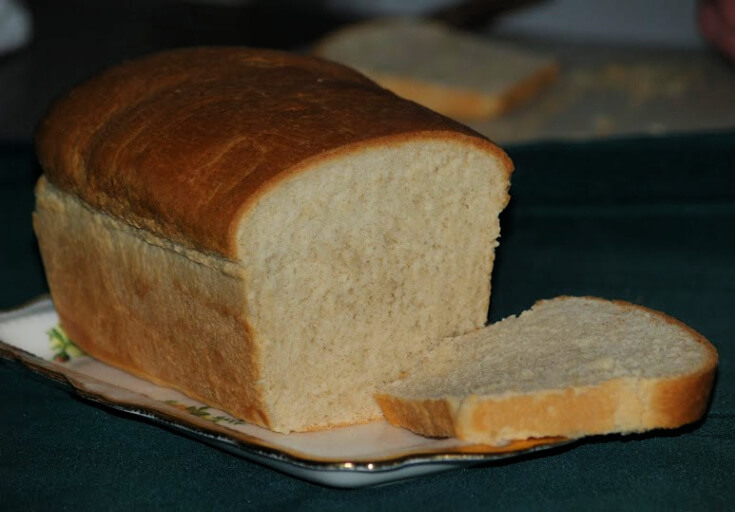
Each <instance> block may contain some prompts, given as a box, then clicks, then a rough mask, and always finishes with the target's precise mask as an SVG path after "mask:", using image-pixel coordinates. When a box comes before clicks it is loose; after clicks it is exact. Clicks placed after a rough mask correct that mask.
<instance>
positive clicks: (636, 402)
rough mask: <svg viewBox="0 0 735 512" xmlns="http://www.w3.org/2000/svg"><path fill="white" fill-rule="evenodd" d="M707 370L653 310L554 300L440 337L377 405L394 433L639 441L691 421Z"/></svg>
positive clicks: (709, 353) (677, 328)
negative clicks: (611, 436) (644, 434)
mask: <svg viewBox="0 0 735 512" xmlns="http://www.w3.org/2000/svg"><path fill="white" fill-rule="evenodd" d="M716 365H717V352H716V350H715V349H714V347H713V346H712V345H711V344H710V343H709V342H708V341H707V340H706V339H705V338H703V337H702V336H701V335H699V334H698V333H696V332H695V331H693V330H692V329H690V328H689V327H687V326H685V325H684V324H682V323H680V322H678V321H677V320H674V319H672V318H670V317H668V316H666V315H664V314H663V313H658V312H655V311H652V310H648V309H646V308H643V307H640V306H635V305H632V304H628V303H624V302H619V301H615V302H611V301H606V300H603V299H596V298H573V297H560V298H557V299H553V300H547V301H540V302H538V303H537V304H536V305H535V306H534V307H533V308H532V309H531V310H529V311H526V312H524V313H523V314H521V315H520V316H518V317H509V318H506V319H505V320H502V321H500V322H497V323H495V324H492V325H490V326H488V327H486V328H484V329H482V330H478V331H475V332H473V333H470V334H466V335H463V336H458V337H455V338H452V339H448V340H444V341H443V342H442V343H441V344H440V345H439V346H437V348H436V349H434V350H433V351H432V352H431V353H429V354H428V355H426V356H425V357H424V358H423V360H422V361H421V363H420V364H419V365H418V366H416V367H415V368H413V369H412V370H411V374H410V376H409V377H408V378H406V379H405V380H403V381H399V382H396V383H394V384H391V385H389V386H388V387H386V388H385V389H384V390H383V391H382V392H381V393H380V394H379V395H378V396H377V399H378V402H379V403H380V406H381V409H382V410H383V413H384V414H385V416H386V418H387V419H388V421H390V422H391V423H393V424H396V425H399V426H403V427H405V428H409V429H411V430H414V431H416V432H418V433H421V434H424V435H429V436H455V437H458V438H461V439H465V440H468V441H473V442H477V443H485V444H503V443H505V442H507V441H510V440H516V439H527V438H537V437H549V436H563V437H567V438H578V437H582V436H587V435H593V434H607V433H613V432H619V433H629V432H641V431H644V430H649V429H655V428H673V427H678V426H681V425H683V424H686V423H689V422H692V421H695V420H697V419H698V418H699V417H700V416H701V415H702V414H703V413H704V410H705V407H706V404H707V400H708V397H709V393H710V389H711V386H712V380H713V377H714V372H715V368H716Z"/></svg>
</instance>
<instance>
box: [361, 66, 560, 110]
mask: <svg viewBox="0 0 735 512" xmlns="http://www.w3.org/2000/svg"><path fill="white" fill-rule="evenodd" d="M558 73H559V66H558V64H556V63H552V64H549V65H548V66H546V67H545V68H542V69H540V70H538V71H537V72H535V73H534V74H533V75H531V76H529V77H527V78H525V79H523V80H521V81H520V82H519V83H517V84H515V85H514V86H513V87H511V88H509V89H507V90H505V91H503V92H501V93H498V94H489V93H484V92H481V91H472V90H463V89H458V88H456V87H451V86H442V85H439V84H432V83H424V82H420V81H418V80H415V79H412V78H406V77H400V76H391V75H387V74H378V73H372V78H373V79H375V81H376V82H378V83H379V84H380V85H382V86H383V87H385V88H386V89H389V90H391V91H393V92H394V93H396V94H397V95H399V96H401V97H403V98H408V99H410V100H412V101H415V102H417V103H420V104H421V105H424V106H426V107H429V108H430V109H432V110H436V111H437V112H439V113H441V114H444V115H445V116H449V117H452V118H458V119H466V120H468V121H470V120H479V119H490V118H493V117H497V116H499V115H502V114H503V113H505V112H507V111H508V110H510V109H511V108H512V107H514V106H516V105H518V104H519V103H522V102H524V101H525V100H527V99H529V98H531V97H533V96H534V95H536V94H537V93H538V92H539V91H541V90H542V89H543V88H544V87H546V86H547V85H548V84H550V83H551V82H553V81H554V79H555V78H556V76H557V75H558Z"/></svg>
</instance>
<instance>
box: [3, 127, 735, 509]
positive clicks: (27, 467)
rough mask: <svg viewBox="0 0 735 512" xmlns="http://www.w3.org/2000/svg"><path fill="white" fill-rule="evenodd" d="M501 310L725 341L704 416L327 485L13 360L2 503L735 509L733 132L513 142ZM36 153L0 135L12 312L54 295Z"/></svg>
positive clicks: (6, 290) (498, 284)
mask: <svg viewBox="0 0 735 512" xmlns="http://www.w3.org/2000/svg"><path fill="white" fill-rule="evenodd" d="M510 153H511V156H512V157H513V158H514V161H515V163H516V167H517V171H516V174H515V175H514V184H513V189H512V192H513V199H512V201H511V206H510V207H509V209H508V210H507V211H506V213H504V214H503V236H502V242H501V247H500V249H499V252H498V258H497V267H496V270H495V275H494V286H493V300H492V305H491V314H490V317H491V319H493V320H495V319H498V318H501V317H503V316H506V315H508V314H511V313H517V312H519V311H521V310H522V309H525V308H527V307H528V306H530V305H531V304H532V303H533V302H534V301H535V300H536V299H539V298H544V297H551V296H555V295H559V294H594V295H599V296H604V297H608V298H621V299H627V300H630V301H633V302H638V303H641V304H644V305H646V306H649V307H652V308H656V309H661V310H663V311H666V312H667V313H669V314H672V315H674V316H676V317H678V318H680V319H681V320H683V321H684V322H686V323H688V324H690V325H691V326H693V327H694V328H695V329H697V330H699V331H700V332H701V333H702V334H704V335H705V336H706V337H707V338H709V339H710V340H711V341H712V342H713V343H714V344H715V345H716V346H717V348H718V349H719V352H720V368H719V376H718V381H717V384H716V389H715V393H714V397H713V401H712V405H711V409H710V411H709V413H708V415H707V417H706V419H705V420H704V421H703V422H700V423H698V424H696V425H694V426H691V427H687V428H684V429H681V430H677V431H674V432H667V433H656V434H649V435H643V436H629V437H624V438H621V437H615V436H611V437H607V438H599V439H594V440H589V441H586V442H583V443H581V444H578V445H575V446H573V447H571V448H566V449H562V450H559V451H556V452H553V453H544V454H541V455H538V456H533V457H528V458H525V459H522V460H513V461H511V462H506V463H502V464H489V465H485V466H481V467H476V468H472V469H465V470H460V471H453V472H448V473H443V474H438V475H433V476H429V477H423V478H417V479H413V480H408V481H403V482H399V483H394V484H391V485H386V486H381V487H375V488H366V489H360V490H352V491H344V490H335V489H330V488H325V487H320V486H317V485H313V484H310V483H306V482H304V481H301V480H297V479H295V478H292V477H289V476H285V475H283V474H280V473H278V472H276V471H273V470H270V469H266V468H264V467H261V466H259V465H257V464H254V463H251V462H248V461H245V460H242V459H239V458H237V457H234V456H232V455H228V454H226V453H223V452H221V451H218V450H216V449H213V448H211V447H209V446H206V445H204V444H201V443H199V442H197V441H193V440H191V439H189V438H186V437H183V436H181V435H178V434H175V433H172V432H169V431H166V430H163V429H161V428H159V427H157V426H154V425H151V424H148V423H146V422H145V421H140V420H135V419H131V418H128V417H125V416H121V415H118V414H116V413H114V412H111V411H109V410H105V409H100V408H97V407H95V406H92V405H89V404H87V403H84V402H82V401H80V400H78V399H76V398H74V397H73V396H72V395H71V394H70V393H69V392H67V391H66V390H64V389H62V388H59V387H56V386H55V385H52V384H50V383H48V382H47V381H44V380H43V379H42V378H41V377H37V376H34V375H33V374H31V373H30V372H28V371H27V370H25V369H23V368H22V367H20V366H19V365H18V364H16V363H10V362H6V361H3V362H0V412H1V414H2V416H1V417H2V419H0V508H2V509H4V510H16V509H17V510H21V509H22V510H67V509H68V510H141V509H155V510H160V509H164V510H166V509H177V510H235V509H242V510H250V509H269V510H271V509H280V508H289V509H290V508H294V509H297V508H298V509H304V510H306V509H309V510H332V509H347V508H348V507H349V509H351V510H383V509H389V510H390V509H400V510H416V509H420V510H427V511H428V510H447V509H454V508H456V509H459V510H473V509H497V510H534V509H538V510H548V509H564V510H568V509H572V510H588V509H590V508H592V509H614V510H617V509H621V508H623V509H631V508H632V509H661V510H674V509H692V510H693V509H697V510H700V509H731V510H732V509H734V508H735V433H734V432H733V427H734V426H735V405H734V403H733V396H734V395H735V378H733V371H734V370H735V369H734V368H733V364H734V363H735V132H732V133H719V134H703V135H691V136H676V137H667V138H659V139H655V138H645V139H628V140H618V141H606V142H587V143H548V144H536V145H527V146H522V147H515V148H511V149H510ZM38 173H39V170H38V168H37V167H36V164H35V161H34V158H33V154H32V151H31V148H30V146H22V145H21V146H18V145H8V144H5V145H0V205H2V206H0V211H1V212H2V217H1V218H0V240H1V242H0V244H1V245H0V246H1V247H2V249H1V250H0V308H9V307H12V306H14V305H16V304H18V303H21V302H23V301H25V300H28V299H30V298H32V297H34V296H35V295H37V294H39V293H42V292H44V291H45V282H44V279H43V274H42V268H41V264H40V260H39V257H38V254H37V248H36V246H35V243H34V238H33V234H32V231H31V223H30V213H31V209H32V203H33V199H32V184H33V181H34V179H35V176H37V174H38Z"/></svg>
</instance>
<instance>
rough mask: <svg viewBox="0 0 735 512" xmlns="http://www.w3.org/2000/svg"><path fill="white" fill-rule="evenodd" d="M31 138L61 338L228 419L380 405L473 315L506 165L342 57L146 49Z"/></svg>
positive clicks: (288, 422)
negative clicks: (385, 390) (413, 366)
mask: <svg viewBox="0 0 735 512" xmlns="http://www.w3.org/2000/svg"><path fill="white" fill-rule="evenodd" d="M37 147H38V154H39V159H40V161H41V164H42V166H43V168H44V171H45V176H44V177H43V178H42V179H41V180H40V182H39V184H38V187H37V205H36V212H35V216H34V225H35V229H36V233H37V235H38V239H39V245H40V248H41V253H42V256H43V261H44V265H45V268H46V273H47V276H48V280H49V286H50V288H51V294H52V296H53V299H54V304H55V306H56V309H57V311H58V313H59V316H60V318H61V323H62V325H63V327H64V329H66V331H67V332H68V334H69V335H70V337H71V338H72V339H74V341H75V342H77V343H78V344H79V345H80V346H81V347H82V348H83V349H84V350H86V351H87V352H89V353H90V354H91V355H93V356H94V357H97V358H99V359H101V360H103V361H105V362H108V363H110V364H113V365H115V366H119V367H121V368H124V369H126V370H128V371H130V372H133V373H135V374H137V375H140V376H143V377H145V378H148V379H150V380H153V381H155V382H158V383H161V384H164V385H166V386H170V387H173V388H177V389H179V390H181V391H183V392H184V393H186V394H188V395H190V396H192V397H195V398H198V399H200V400H202V401H204V402H206V403H208V404H211V405H213V406H217V407H219V408H221V409H224V410H227V411H229V412H230V413H232V414H234V415H235V416H237V417H239V418H242V419H244V420H247V421H250V422H253V423H257V424H259V425H262V426H264V427H268V428H271V429H273V430H277V431H281V432H288V431H291V430H311V429H318V428H325V427H329V426H334V425H340V424H349V423H356V422H365V421H369V420H375V419H379V418H380V417H381V415H380V410H379V409H378V406H377V405H376V403H375V401H374V400H373V398H372V395H373V393H374V392H375V391H376V389H378V387H380V386H382V385H384V384H386V383H388V382H390V381H392V380H394V379H396V378H397V377H398V376H399V375H400V373H401V372H402V371H404V370H405V369H406V368H407V367H408V366H409V365H410V363H411V362H412V361H414V360H415V359H416V358H417V357H418V355H419V354H422V353H425V352H426V351H427V350H428V349H429V348H431V347H432V346H433V345H434V344H435V343H436V342H437V341H438V340H440V339H441V338H443V337H445V336H450V335H455V334H460V333H463V332H467V331H470V330H474V329H476V328H479V327H482V325H484V323H485V320H486V318H487V311H488V301H489V297H490V273H491V270H492V266H493V253H494V248H495V246H496V244H497V238H498V236H499V232H500V226H499V221H498V215H499V213H500V211H501V210H502V209H503V207H504V206H505V205H506V203H507V201H508V187H509V175H510V172H511V168H512V166H511V163H510V160H509V159H508V157H507V156H506V155H505V153H503V152H502V150H500V149H499V148H498V147H497V146H495V145H494V144H492V143H491V142H490V141H488V140H487V139H486V138H484V137H482V136H480V135H478V134H477V133H474V132H472V131H471V130H469V129H468V128H465V127H463V126H461V125H459V124H458V123H455V122H453V121H451V120H449V119H447V118H444V117H442V116H440V115H438V114H436V113H434V112H431V111H429V110H427V109H425V108H423V107H420V106H418V105H416V104H414V103H411V102H409V101H405V100H402V99H400V98H398V97H396V96H395V95H394V94H392V93H390V92H389V91H386V90H385V89H382V88H380V87H378V86H377V85H376V84H375V83H373V82H372V81H370V80H368V79H367V78H365V77H364V76H362V75H361V74H359V73H357V72H355V71H353V70H350V69H348V68H345V67H343V66H341V65H338V64H335V63H331V62H325V61H322V60H319V59H315V58H312V57H303V56H297V55H290V54H285V53H280V52H274V51H265V50H253V49H247V48H189V49H182V50H175V51H170V52H165V53H161V54H157V55H153V56H149V57H145V58H143V59H140V60H136V61H132V62H128V63H125V64H123V65H121V66H118V67H116V68H113V69H111V70H108V71H106V72H104V73H102V74H100V75H99V76H97V77H95V78H93V79H92V80H90V81H88V82H86V83H84V84H82V85H80V86H79V87H77V88H75V89H74V90H72V91H71V92H70V93H69V94H68V95H66V96H65V97H63V98H62V99H61V100H60V101H59V102H58V103H57V104H56V105H55V106H54V107H53V108H52V109H51V111H50V113H49V115H48V117H47V118H46V119H45V120H44V121H43V123H42V124H41V126H40V130H39V133H38V137H37ZM460 247H461V251H460V250H458V249H457V248H460Z"/></svg>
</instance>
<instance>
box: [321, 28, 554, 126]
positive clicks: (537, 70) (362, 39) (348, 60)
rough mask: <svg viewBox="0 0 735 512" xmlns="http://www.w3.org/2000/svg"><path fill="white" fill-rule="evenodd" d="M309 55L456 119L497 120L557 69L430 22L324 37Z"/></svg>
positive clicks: (510, 47)
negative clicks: (342, 66) (347, 68)
mask: <svg viewBox="0 0 735 512" xmlns="http://www.w3.org/2000/svg"><path fill="white" fill-rule="evenodd" d="M314 53H315V54H316V55H318V56H321V57H324V58H326V59H330V60H333V61H335V62H340V63H342V64H345V65H348V66H350V67H353V68H355V69H358V70H360V71H362V72H363V73H365V74H366V75H367V76H368V77H370V78H372V79H373V80H375V81H376V82H378V83H379V84H380V85H382V86H383V87H385V88H387V89H390V90H391V91H393V92H395V93H396V94H398V95H399V96H402V97H404V98H407V99H410V100H412V101H416V102H417V103H420V104H422V105H424V106H427V107H429V108H431V109H434V110H436V111H437V112H441V113H442V114H444V115H447V116H450V117H453V118H459V119H466V120H472V119H485V118H492V117H495V116H498V115H500V114H502V113H504V112H506V111H507V110H508V109H510V108H511V107H513V106H515V105H517V104H519V103H522V102H524V101H526V100H529V99H530V98H532V97H534V96H535V95H537V94H538V93H539V92H540V91H541V90H543V89H544V88H545V87H546V86H548V85H549V84H550V83H551V82H553V81H554V79H555V78H556V75H557V74H558V71H559V64H558V63H557V62H556V60H554V59H553V58H551V57H549V56H548V55H541V54H537V53H534V52H531V51H527V50H525V49H522V48H518V47H516V46H514V45H512V44H509V43H507V42H501V41H491V40H489V39H488V38H482V37H479V36H476V35H472V34H469V33H465V32H461V31H458V30H455V29H451V28H449V27H446V26H444V25H442V24H440V23H437V22H430V21H425V20H423V21H422V20H410V19H387V20H377V21H369V22H365V23H361V24H358V25H352V26H347V27H345V28H342V29H339V30H337V31H336V32H334V33H332V34H329V35H327V36H326V37H325V38H324V39H323V40H322V41H321V42H319V43H318V44H317V45H316V46H315V47H314Z"/></svg>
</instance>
